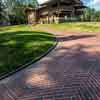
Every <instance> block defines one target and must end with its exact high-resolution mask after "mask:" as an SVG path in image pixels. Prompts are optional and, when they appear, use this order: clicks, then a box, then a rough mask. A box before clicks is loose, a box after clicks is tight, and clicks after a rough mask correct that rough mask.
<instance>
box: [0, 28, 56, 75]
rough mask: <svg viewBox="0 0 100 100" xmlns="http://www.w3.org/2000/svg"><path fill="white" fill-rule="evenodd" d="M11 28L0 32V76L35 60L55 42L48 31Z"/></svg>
mask: <svg viewBox="0 0 100 100" xmlns="http://www.w3.org/2000/svg"><path fill="white" fill-rule="evenodd" d="M18 27H19V26H18ZM23 27H24V26H23ZM23 27H22V28H23ZM10 28H11V27H10ZM13 28H15V27H12V30H13ZM12 30H11V31H9V30H7V31H5V30H4V31H2V32H0V76H2V75H4V74H7V73H9V72H11V71H14V70H16V69H17V68H19V67H21V66H22V65H23V64H26V63H28V62H30V61H34V60H36V59H37V58H39V57H40V56H41V55H42V54H43V53H45V52H46V51H48V49H49V48H50V47H52V46H53V45H54V43H55V38H54V36H53V35H51V34H49V33H45V32H37V31H27V29H25V30H24V31H22V30H21V31H20V27H19V29H17V30H13V31H12Z"/></svg>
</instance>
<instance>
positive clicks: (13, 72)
mask: <svg viewBox="0 0 100 100" xmlns="http://www.w3.org/2000/svg"><path fill="white" fill-rule="evenodd" d="M57 44H58V40H57V38H56V36H55V43H54V45H53V46H52V47H51V48H49V49H48V51H47V52H45V53H44V54H42V55H41V56H40V57H38V58H36V59H35V60H34V61H30V62H28V63H26V64H23V65H22V66H21V67H19V68H17V69H16V70H14V71H12V72H10V73H8V74H5V75H2V76H1V77H0V80H3V79H5V78H7V77H9V76H11V75H13V74H15V73H17V72H19V71H21V70H23V69H25V68H27V67H28V66H29V65H31V64H34V63H36V62H37V61H39V60H40V59H42V58H43V57H45V56H46V55H48V54H49V53H50V52H51V51H52V50H53V49H54V48H55V47H56V46H57Z"/></svg>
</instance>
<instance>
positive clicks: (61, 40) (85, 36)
mask: <svg viewBox="0 0 100 100" xmlns="http://www.w3.org/2000/svg"><path fill="white" fill-rule="evenodd" d="M93 37H96V35H89V34H87V35H71V36H64V37H58V41H60V42H64V41H71V40H72V41H73V40H78V39H87V38H93Z"/></svg>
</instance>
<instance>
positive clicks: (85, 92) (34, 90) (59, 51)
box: [0, 31, 100, 100]
mask: <svg viewBox="0 0 100 100" xmlns="http://www.w3.org/2000/svg"><path fill="white" fill-rule="evenodd" d="M52 32H53V31H52ZM55 33H56V36H57V39H58V41H59V43H58V45H57V47H56V48H55V49H54V50H53V51H52V52H51V53H50V54H49V55H47V56H46V57H44V58H43V59H41V60H40V61H39V62H37V63H35V64H33V65H31V66H29V67H28V68H26V69H24V70H22V71H20V72H18V73H16V74H14V75H12V76H11V77H9V78H7V79H4V80H2V81H0V100H100V33H79V32H60V31H59V32H55Z"/></svg>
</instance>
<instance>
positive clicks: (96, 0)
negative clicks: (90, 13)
mask: <svg viewBox="0 0 100 100" xmlns="http://www.w3.org/2000/svg"><path fill="white" fill-rule="evenodd" d="M45 1H48V0H38V2H39V3H40V4H41V3H44V2H45ZM82 1H83V2H84V4H85V5H87V6H89V7H91V8H95V9H96V10H100V0H82Z"/></svg>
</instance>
